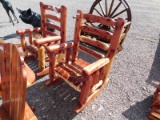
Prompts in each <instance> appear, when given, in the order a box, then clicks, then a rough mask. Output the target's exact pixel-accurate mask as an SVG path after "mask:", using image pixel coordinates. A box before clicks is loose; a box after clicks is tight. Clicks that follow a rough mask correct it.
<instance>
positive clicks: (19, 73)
mask: <svg viewBox="0 0 160 120" xmlns="http://www.w3.org/2000/svg"><path fill="white" fill-rule="evenodd" d="M1 48H3V50H2V49H0V56H1V59H0V65H1V67H0V68H1V71H0V75H1V82H2V85H1V89H2V105H1V106H0V120H38V119H37V117H36V116H35V115H34V113H33V112H32V110H31V109H30V107H29V106H28V104H27V103H26V102H25V99H26V86H27V71H26V70H27V69H26V66H25V63H24V60H23V57H22V56H21V55H20V53H19V52H18V50H17V47H16V46H15V45H13V44H9V43H8V44H3V47H1Z"/></svg>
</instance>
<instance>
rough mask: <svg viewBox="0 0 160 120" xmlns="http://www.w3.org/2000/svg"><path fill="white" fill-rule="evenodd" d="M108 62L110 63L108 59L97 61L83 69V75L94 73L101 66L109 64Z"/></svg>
mask: <svg viewBox="0 0 160 120" xmlns="http://www.w3.org/2000/svg"><path fill="white" fill-rule="evenodd" d="M109 61H110V60H109V58H101V59H99V60H97V61H96V62H94V63H92V64H90V65H88V66H86V67H85V68H84V69H83V73H85V74H87V75H91V74H92V73H94V72H95V71H97V70H98V69H100V68H102V67H103V66H105V65H107V64H108V63H109Z"/></svg>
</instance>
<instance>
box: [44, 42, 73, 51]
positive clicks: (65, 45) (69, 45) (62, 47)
mask: <svg viewBox="0 0 160 120" xmlns="http://www.w3.org/2000/svg"><path fill="white" fill-rule="evenodd" d="M73 45H74V43H73V42H69V43H62V44H59V45H49V46H47V47H45V48H46V51H47V52H48V53H50V52H55V51H56V52H57V51H61V50H66V49H67V48H72V47H73Z"/></svg>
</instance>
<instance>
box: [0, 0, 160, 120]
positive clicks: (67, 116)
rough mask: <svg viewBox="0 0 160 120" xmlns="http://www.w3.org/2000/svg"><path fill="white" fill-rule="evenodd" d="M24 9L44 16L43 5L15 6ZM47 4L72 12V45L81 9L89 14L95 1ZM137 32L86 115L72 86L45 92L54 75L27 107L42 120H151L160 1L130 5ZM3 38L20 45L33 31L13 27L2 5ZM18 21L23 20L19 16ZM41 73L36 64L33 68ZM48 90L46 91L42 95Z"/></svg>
mask: <svg viewBox="0 0 160 120" xmlns="http://www.w3.org/2000/svg"><path fill="white" fill-rule="evenodd" d="M10 2H11V3H12V5H13V6H14V9H15V7H18V8H20V9H28V8H29V7H30V8H32V10H33V11H35V12H38V13H39V0H27V2H26V1H24V0H10ZM44 2H45V3H49V4H53V3H54V5H55V6H60V5H62V4H63V5H66V6H67V7H68V24H67V40H72V38H73V30H74V24H73V23H74V19H73V16H75V15H76V10H77V9H82V10H83V11H85V12H88V11H89V8H90V6H91V5H92V3H93V1H92V0H87V2H86V0H81V1H80V0H76V1H73V0H68V1H67V2H65V3H64V1H62V0H57V1H50V0H45V1H44ZM128 3H129V5H130V7H131V10H132V19H133V20H132V26H131V29H130V31H129V33H128V35H127V37H126V41H125V42H124V45H123V46H124V50H123V51H122V52H120V53H119V54H118V55H117V56H116V58H115V61H114V63H113V67H112V69H111V73H110V75H109V77H110V82H109V84H108V85H107V86H106V87H105V89H104V90H103V91H102V92H101V93H100V95H99V96H98V97H97V98H96V99H95V100H94V101H93V102H92V103H91V104H89V105H88V107H87V108H85V109H84V110H83V111H82V112H81V113H79V114H75V113H74V112H73V108H74V107H75V106H76V101H77V98H78V94H79V93H78V92H76V91H75V90H73V89H72V88H71V87H69V86H68V85H67V84H66V83H64V82H62V83H60V84H57V85H54V86H51V87H45V86H44V81H46V80H47V79H48V75H46V76H43V77H38V78H37V82H36V83H35V84H34V85H33V86H32V87H30V88H28V90H27V102H28V103H29V105H34V106H35V108H36V111H35V114H36V116H37V117H38V119H39V120H147V117H148V115H149V107H150V105H151V103H152V94H153V92H154V91H155V89H156V86H157V85H158V84H159V81H160V62H159V61H160V36H159V34H160V16H159V15H160V14H159V13H160V7H159V6H160V1H159V0H139V1H135V0H129V1H128ZM0 11H1V13H0V38H2V39H4V41H5V42H12V43H19V40H18V39H19V38H18V36H17V35H16V33H15V31H16V30H17V29H24V28H32V26H30V25H27V24H24V23H23V22H22V21H21V20H20V19H19V21H20V23H18V24H16V25H15V26H12V24H11V23H8V21H9V20H8V16H7V15H6V13H5V11H4V9H3V7H2V6H1V5H0ZM15 12H16V15H17V16H18V13H17V11H15ZM28 65H29V66H30V67H31V68H32V69H33V70H36V68H37V65H36V61H33V62H28ZM41 88H42V89H41Z"/></svg>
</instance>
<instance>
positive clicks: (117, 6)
mask: <svg viewBox="0 0 160 120" xmlns="http://www.w3.org/2000/svg"><path fill="white" fill-rule="evenodd" d="M121 4H122V2H119V4H118V5H117V6H116V7H115V9H114V10H113V12H112V13H111V14H110V16H113V14H114V13H115V12H116V10H117V9H118V8H119V7H120V5H121Z"/></svg>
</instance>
